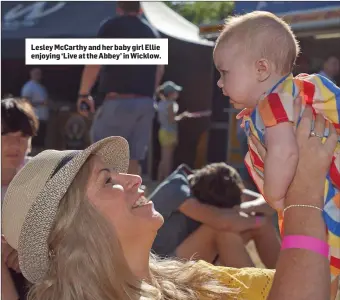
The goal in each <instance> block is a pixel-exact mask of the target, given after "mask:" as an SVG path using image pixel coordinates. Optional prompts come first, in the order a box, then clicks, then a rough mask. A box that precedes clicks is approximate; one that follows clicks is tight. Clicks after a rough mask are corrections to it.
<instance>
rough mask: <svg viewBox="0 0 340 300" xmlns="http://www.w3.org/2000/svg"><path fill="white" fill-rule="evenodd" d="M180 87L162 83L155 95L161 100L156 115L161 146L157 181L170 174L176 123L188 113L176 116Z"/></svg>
mask: <svg viewBox="0 0 340 300" xmlns="http://www.w3.org/2000/svg"><path fill="white" fill-rule="evenodd" d="M181 91H182V87H181V86H179V85H177V84H175V83H174V82H172V81H166V82H164V83H163V84H162V85H161V86H160V87H159V88H158V89H157V94H158V96H159V98H160V99H161V100H160V101H159V102H158V105H157V114H158V121H159V124H160V128H159V131H158V140H159V144H160V146H161V159H160V162H159V165H158V177H157V179H158V181H162V180H164V179H165V178H166V177H167V176H169V174H170V173H171V170H172V167H173V158H174V152H175V149H176V146H177V144H178V125H177V122H178V121H181V120H182V119H184V118H186V117H189V116H190V115H189V113H188V112H186V111H185V112H183V113H181V114H179V115H177V112H178V104H177V102H176V101H177V99H178V97H179V93H180V92H181Z"/></svg>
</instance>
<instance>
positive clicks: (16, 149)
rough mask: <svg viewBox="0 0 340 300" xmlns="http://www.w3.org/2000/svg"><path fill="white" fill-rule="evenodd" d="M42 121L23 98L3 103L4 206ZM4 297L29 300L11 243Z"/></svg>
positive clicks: (5, 253) (6, 249) (4, 263)
mask: <svg viewBox="0 0 340 300" xmlns="http://www.w3.org/2000/svg"><path fill="white" fill-rule="evenodd" d="M38 128H39V121H38V119H37V116H36V115H35V113H34V110H33V107H32V106H31V104H30V103H29V102H27V101H25V100H23V99H15V98H7V99H3V100H1V203H2V201H3V199H4V197H5V194H6V190H7V187H8V185H9V184H10V182H11V181H12V179H13V178H14V176H15V175H16V173H17V172H18V170H20V168H22V167H23V166H24V165H25V164H26V162H27V161H28V160H29V157H28V156H27V154H28V153H29V152H30V151H31V140H32V137H34V136H35V135H36V134H37V132H38ZM1 253H2V260H1V268H2V281H1V286H2V289H1V290H2V296H3V298H4V299H6V300H11V299H15V300H17V299H19V297H20V299H22V300H23V299H25V286H24V285H25V280H24V277H23V276H22V275H21V274H20V269H19V265H18V257H17V254H16V251H14V250H13V249H12V248H11V247H10V246H9V245H8V244H6V243H5V244H3V245H2V249H1Z"/></svg>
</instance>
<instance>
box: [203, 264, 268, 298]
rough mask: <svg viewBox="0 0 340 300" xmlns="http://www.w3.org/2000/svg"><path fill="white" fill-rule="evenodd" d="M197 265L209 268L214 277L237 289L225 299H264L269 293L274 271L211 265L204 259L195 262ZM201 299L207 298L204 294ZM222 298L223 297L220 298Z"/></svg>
mask: <svg viewBox="0 0 340 300" xmlns="http://www.w3.org/2000/svg"><path fill="white" fill-rule="evenodd" d="M196 265H197V267H200V268H209V269H210V270H211V271H212V272H213V273H215V274H216V279H217V280H219V281H220V282H221V283H223V285H225V286H226V287H228V288H230V289H237V290H238V291H237V292H236V293H235V294H234V293H232V294H231V295H230V296H229V297H227V298H226V299H237V300H265V299H267V297H268V295H269V291H270V289H271V286H272V283H273V278H274V274H275V271H274V270H269V269H259V268H242V269H235V268H228V267H219V266H214V265H211V264H209V263H207V262H205V261H199V262H197V264H196ZM201 299H202V300H208V299H206V298H205V297H204V296H203V297H202V298H201ZM221 300H224V298H221Z"/></svg>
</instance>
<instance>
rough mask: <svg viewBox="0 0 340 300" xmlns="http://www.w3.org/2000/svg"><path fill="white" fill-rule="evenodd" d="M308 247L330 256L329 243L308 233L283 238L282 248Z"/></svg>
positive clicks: (307, 248)
mask: <svg viewBox="0 0 340 300" xmlns="http://www.w3.org/2000/svg"><path fill="white" fill-rule="evenodd" d="M292 248H299V249H306V250H310V251H313V252H316V253H318V254H321V255H322V256H324V257H326V258H327V259H328V258H329V245H328V244H327V243H326V242H324V241H322V240H319V239H317V238H314V237H311V236H306V235H287V236H285V237H284V238H283V241H282V246H281V250H284V249H292Z"/></svg>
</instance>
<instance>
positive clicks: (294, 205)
mask: <svg viewBox="0 0 340 300" xmlns="http://www.w3.org/2000/svg"><path fill="white" fill-rule="evenodd" d="M293 207H303V208H314V209H317V210H320V211H321V212H323V209H322V208H320V207H317V206H314V205H309V204H292V205H288V206H287V207H286V208H285V209H284V210H283V214H284V213H285V212H286V210H288V209H290V208H293Z"/></svg>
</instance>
